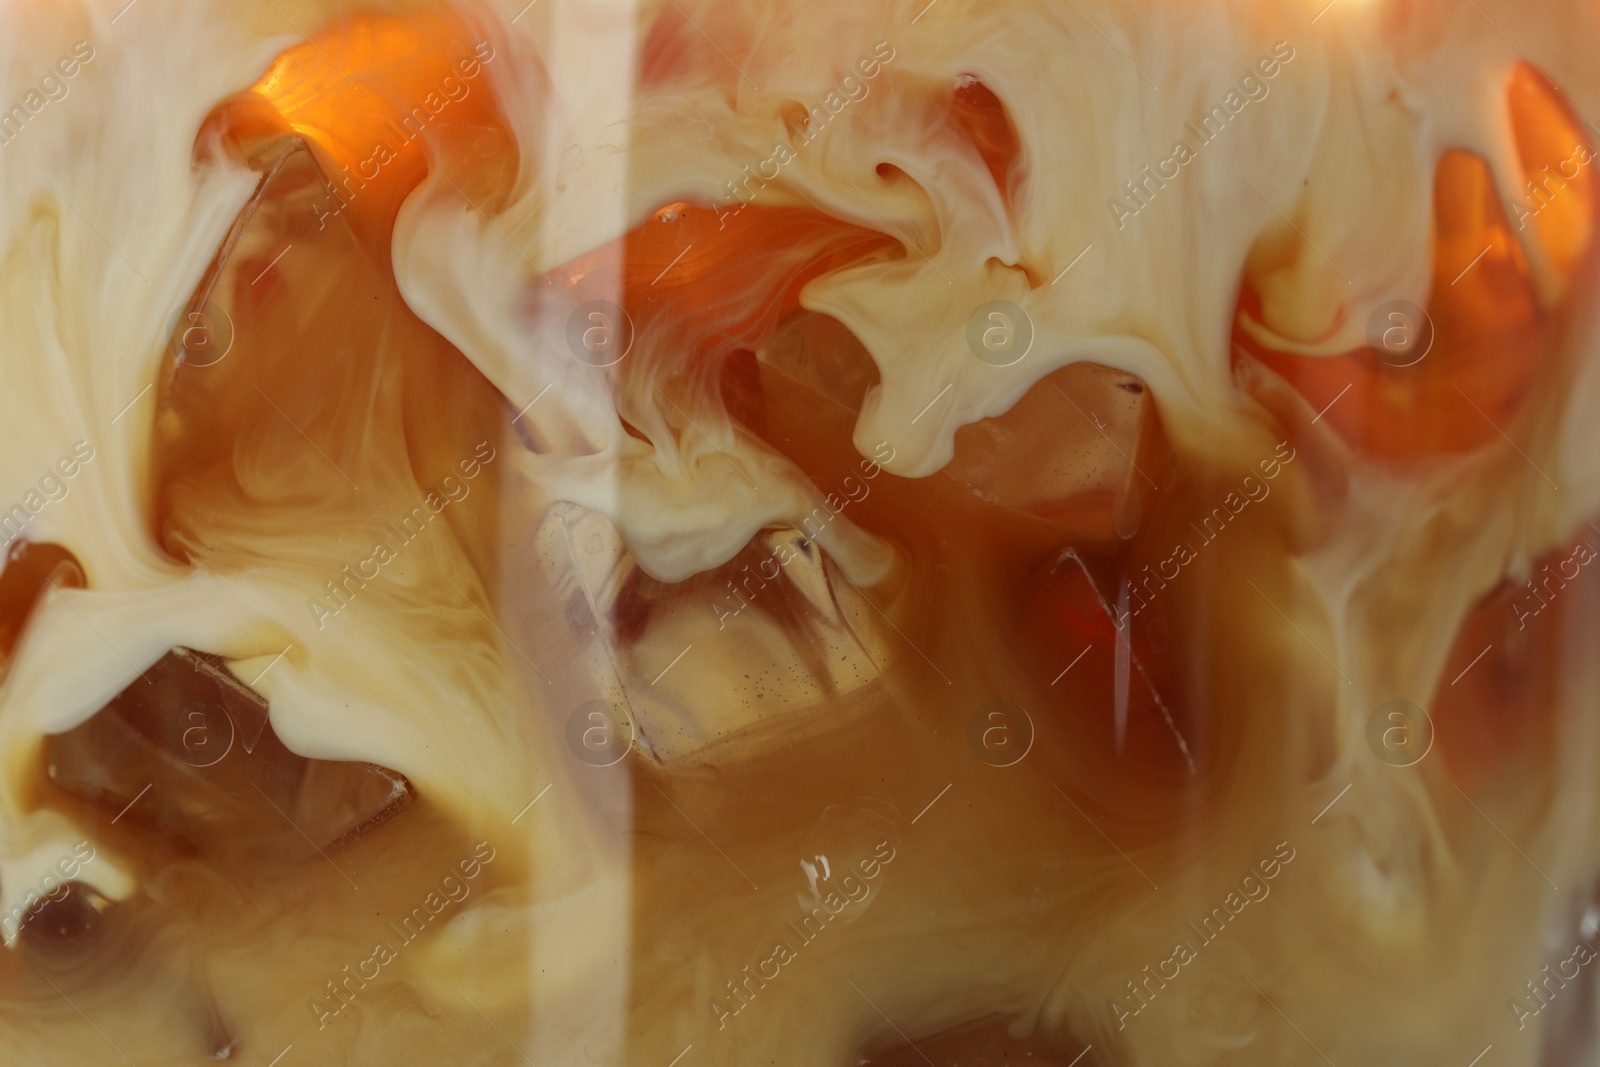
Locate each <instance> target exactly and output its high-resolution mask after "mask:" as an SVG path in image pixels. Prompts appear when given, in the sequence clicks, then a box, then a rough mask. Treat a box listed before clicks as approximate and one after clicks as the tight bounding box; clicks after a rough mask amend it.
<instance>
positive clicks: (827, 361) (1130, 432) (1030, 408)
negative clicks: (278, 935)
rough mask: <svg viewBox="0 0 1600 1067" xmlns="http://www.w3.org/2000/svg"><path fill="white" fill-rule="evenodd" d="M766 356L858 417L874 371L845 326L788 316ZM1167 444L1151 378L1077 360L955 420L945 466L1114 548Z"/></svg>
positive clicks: (960, 480) (1131, 528)
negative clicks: (1006, 405)
mask: <svg viewBox="0 0 1600 1067" xmlns="http://www.w3.org/2000/svg"><path fill="white" fill-rule="evenodd" d="M759 357H760V361H761V363H762V364H763V365H764V366H765V367H766V368H767V369H768V370H769V371H771V372H776V373H778V374H781V375H783V376H784V377H785V378H787V379H789V380H790V381H792V382H795V383H798V384H800V385H802V386H804V387H805V388H807V389H809V390H811V391H812V392H813V393H815V394H816V395H817V396H819V397H822V398H825V399H827V400H829V401H832V402H833V403H834V404H836V405H838V406H839V407H840V408H842V409H844V410H846V411H848V412H849V413H850V414H852V415H853V414H855V413H857V412H859V411H860V409H861V401H862V397H863V396H864V395H865V393H866V391H867V389H868V388H869V387H870V386H872V385H873V384H874V383H875V382H876V381H877V380H878V369H877V365H876V364H874V363H873V361H872V356H871V354H870V353H868V352H867V350H866V349H865V348H864V347H863V346H862V344H861V342H860V341H859V340H857V339H856V337H855V335H854V334H853V333H851V332H850V330H849V328H848V327H846V326H845V325H844V324H843V323H841V322H839V321H838V320H837V319H834V318H831V317H829V316H827V315H820V314H815V313H812V312H803V313H801V314H799V315H795V316H792V317H791V318H789V319H788V320H786V321H785V322H784V324H783V325H782V327H780V329H779V330H778V331H777V333H776V334H775V335H774V336H773V337H772V339H771V340H770V341H768V342H767V344H766V345H764V346H763V347H762V349H761V352H760V353H759ZM724 392H725V393H727V390H726V389H725V390H724ZM740 395H742V394H740ZM743 421H745V422H746V423H747V424H749V425H755V421H754V420H752V419H750V418H748V417H746V418H744V419H743ZM1167 452H1168V447H1167V443H1166V439H1165V437H1164V435H1163V434H1162V431H1161V423H1160V419H1159V417H1158V416H1157V413H1156V408H1155V404H1154V402H1153V401H1152V400H1151V397H1150V391H1149V389H1148V388H1146V386H1145V384H1144V382H1142V381H1140V380H1139V378H1138V377H1137V376H1135V375H1132V374H1128V373H1126V372H1124V371H1119V370H1115V369H1113V368H1111V367H1106V366H1103V365H1101V364H1098V363H1073V364H1071V365H1069V366H1066V367H1062V368H1060V369H1059V370H1056V371H1053V372H1052V373H1050V374H1048V375H1046V376H1045V377H1044V378H1043V379H1041V380H1040V381H1039V382H1038V383H1037V384H1035V385H1034V387H1033V388H1032V389H1030V390H1029V391H1028V392H1027V393H1025V394H1024V395H1023V397H1022V399H1020V400H1018V401H1017V403H1016V404H1015V405H1013V406H1012V407H1011V409H1010V410H1009V411H1007V412H1006V413H1005V414H1003V415H1000V416H997V417H995V418H992V419H983V420H981V421H979V422H975V423H972V424H971V425H968V426H963V427H962V428H961V429H960V430H958V431H957V432H956V439H955V458H954V459H952V460H951V461H950V463H948V464H947V465H946V466H945V467H944V469H943V470H942V471H941V472H940V473H941V474H942V475H943V476H945V477H946V478H949V479H950V480H951V481H953V482H955V483H957V484H958V485H960V486H962V487H964V488H965V489H966V490H967V491H968V492H970V493H972V494H973V495H974V496H976V497H978V498H979V499H981V500H983V501H985V502H987V503H990V504H994V505H996V506H998V507H1003V508H1008V509H1011V510H1013V511H1020V512H1026V513H1028V514H1030V515H1035V516H1038V517H1039V518H1042V519H1046V520H1048V521H1050V522H1052V523H1054V524H1055V525H1057V526H1060V527H1062V528H1064V529H1065V530H1067V531H1068V534H1069V536H1070V538H1071V540H1072V543H1073V544H1077V545H1088V546H1102V545H1105V546H1109V545H1115V544H1116V543H1117V542H1119V541H1121V540H1124V539H1127V538H1130V537H1132V536H1133V535H1134V534H1135V533H1136V532H1137V531H1138V528H1139V522H1140V518H1141V514H1142V512H1143V510H1144V508H1145V507H1146V506H1147V503H1148V501H1149V499H1150V497H1151V495H1152V494H1153V493H1155V492H1157V491H1159V490H1160V488H1161V481H1162V478H1163V477H1164V474H1165V470H1166V462H1167Z"/></svg>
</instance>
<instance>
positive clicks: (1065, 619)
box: [1018, 550, 1197, 812]
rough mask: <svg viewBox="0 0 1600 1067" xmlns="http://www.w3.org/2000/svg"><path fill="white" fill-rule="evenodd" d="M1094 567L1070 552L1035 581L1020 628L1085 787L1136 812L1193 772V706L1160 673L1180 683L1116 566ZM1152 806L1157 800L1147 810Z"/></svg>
mask: <svg viewBox="0 0 1600 1067" xmlns="http://www.w3.org/2000/svg"><path fill="white" fill-rule="evenodd" d="M1094 567H1095V570H1091V565H1090V564H1089V563H1087V562H1086V561H1085V558H1084V557H1083V556H1081V555H1079V554H1078V553H1077V552H1076V551H1072V550H1068V551H1066V552H1063V553H1061V554H1060V556H1058V557H1057V558H1056V559H1055V560H1053V561H1052V562H1051V563H1050V565H1049V566H1048V567H1047V568H1046V569H1045V570H1044V572H1043V573H1042V574H1040V575H1039V576H1038V577H1037V579H1036V580H1035V581H1034V583H1033V588H1032V596H1031V599H1030V601H1029V603H1028V605H1027V607H1026V608H1025V609H1024V611H1023V614H1022V616H1021V619H1020V620H1019V626H1018V635H1019V638H1020V644H1021V646H1022V648H1023V649H1024V650H1025V652H1026V654H1027V655H1028V656H1029V657H1030V658H1031V659H1032V660H1033V662H1034V664H1035V667H1036V669H1037V670H1038V677H1039V678H1040V681H1041V684H1042V688H1043V689H1044V691H1045V692H1046V693H1047V694H1049V697H1050V699H1051V702H1052V704H1053V706H1054V708H1055V709H1056V711H1057V715H1056V716H1054V717H1053V718H1052V720H1051V721H1053V722H1054V723H1056V724H1058V727H1059V729H1060V730H1061V731H1062V732H1063V734H1064V736H1065V739H1066V740H1065V742H1064V745H1063V751H1062V756H1061V758H1063V759H1064V760H1066V761H1067V762H1068V763H1069V764H1070V765H1072V766H1074V767H1075V768H1076V769H1077V770H1078V772H1079V777H1078V778H1077V781H1078V783H1079V784H1080V786H1082V787H1083V788H1084V789H1085V791H1088V792H1091V793H1099V794H1100V799H1101V800H1103V801H1104V802H1106V803H1107V804H1108V806H1110V807H1112V808H1113V810H1117V811H1121V812H1129V811H1132V810H1134V809H1135V807H1139V806H1144V805H1147V804H1148V803H1149V802H1151V801H1161V800H1163V799H1171V798H1170V797H1169V796H1168V791H1169V790H1170V789H1171V787H1172V786H1173V785H1175V784H1178V783H1184V782H1190V781H1193V780H1194V777H1195V774H1196V762H1197V761H1196V756H1195V752H1194V750H1193V744H1192V741H1191V737H1190V736H1189V733H1190V731H1189V730H1186V729H1185V726H1186V725H1187V719H1186V716H1185V714H1184V709H1183V708H1182V707H1181V706H1179V705H1175V704H1174V703H1173V702H1172V701H1171V699H1170V698H1169V697H1168V696H1167V695H1166V694H1163V692H1161V690H1160V689H1159V688H1158V686H1157V684H1156V682H1155V681H1154V679H1155V678H1158V677H1159V678H1162V679H1163V681H1164V682H1165V683H1166V684H1167V686H1168V687H1169V688H1170V689H1172V690H1176V689H1177V688H1178V686H1177V683H1176V680H1175V679H1174V678H1173V677H1172V676H1171V672H1170V671H1169V670H1165V669H1163V667H1164V666H1165V665H1164V664H1161V663H1159V662H1156V663H1152V660H1153V659H1154V660H1159V659H1160V656H1161V653H1160V652H1159V651H1158V650H1157V649H1156V648H1155V647H1153V646H1152V644H1151V642H1150V641H1149V640H1148V637H1147V636H1146V634H1145V633H1144V632H1143V631H1141V630H1140V629H1139V628H1138V627H1136V626H1135V625H1134V623H1135V620H1134V619H1133V618H1132V617H1131V614H1130V612H1129V610H1128V606H1127V605H1128V601H1127V596H1126V594H1123V595H1121V596H1119V595H1118V592H1117V591H1119V590H1121V589H1122V588H1123V586H1122V581H1121V579H1120V577H1119V575H1118V574H1117V573H1116V570H1115V568H1114V567H1113V566H1112V565H1110V564H1107V563H1097V564H1095V565H1094ZM1146 810H1148V809H1146Z"/></svg>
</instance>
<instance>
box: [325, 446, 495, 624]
mask: <svg viewBox="0 0 1600 1067" xmlns="http://www.w3.org/2000/svg"><path fill="white" fill-rule="evenodd" d="M494 457H495V450H494V447H493V446H492V445H490V444H489V442H487V441H479V442H478V446H477V448H476V449H475V450H474V451H473V454H472V456H470V457H468V458H467V459H464V460H462V461H461V462H460V463H458V464H457V465H456V466H457V469H459V470H460V471H461V475H462V477H461V478H457V477H456V476H455V475H454V474H447V475H445V476H444V478H442V479H441V480H440V482H439V486H438V488H436V489H434V490H433V491H431V492H430V493H428V495H427V496H425V497H423V499H422V503H420V504H418V505H417V506H415V507H413V508H412V509H411V510H410V511H408V512H406V513H405V514H404V515H402V516H400V518H399V519H397V520H390V521H389V522H386V523H384V524H383V528H384V529H385V530H386V531H388V533H389V535H390V539H391V540H392V541H393V542H394V544H393V545H391V544H390V543H389V541H378V542H376V543H374V544H373V546H372V551H371V552H370V553H368V554H367V555H366V556H364V557H363V558H361V559H359V560H357V561H356V562H355V563H354V564H353V565H352V564H349V563H346V564H345V565H344V566H343V567H340V568H339V577H337V578H330V579H329V580H327V581H325V582H323V583H322V588H323V591H324V593H325V595H324V597H323V598H322V599H321V600H317V599H315V598H312V597H307V598H306V608H307V609H308V610H309V611H310V612H311V618H312V619H313V620H314V621H315V622H316V624H317V629H319V630H320V629H322V628H323V627H324V626H326V625H327V624H328V620H329V619H331V618H333V617H334V616H335V615H337V614H339V613H340V612H341V611H343V610H344V609H345V608H347V607H349V606H350V605H351V603H352V602H354V600H355V598H356V594H357V593H359V592H361V590H363V589H365V588H366V587H367V583H368V582H370V581H374V580H375V579H377V577H378V576H379V575H380V574H382V573H383V568H384V567H386V566H388V565H389V564H391V563H393V562H394V561H395V560H396V559H398V558H399V556H400V550H401V549H403V548H405V547H406V546H407V545H409V544H410V543H411V542H412V541H415V540H416V539H417V538H419V537H421V536H422V535H423V533H424V532H425V531H426V530H427V528H428V524H429V523H431V522H432V521H433V520H434V518H435V517H437V516H438V515H439V513H440V512H442V511H444V509H445V508H447V507H449V506H450V505H451V504H459V503H461V501H463V500H465V499H467V495H468V494H469V493H471V492H472V486H471V485H469V484H468V482H469V481H470V480H471V479H473V478H476V477H477V476H478V475H479V474H480V473H481V472H482V470H483V465H484V464H487V463H491V462H493V461H494ZM369 567H370V568H371V573H368V568H369Z"/></svg>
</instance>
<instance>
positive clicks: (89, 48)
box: [0, 41, 94, 147]
mask: <svg viewBox="0 0 1600 1067" xmlns="http://www.w3.org/2000/svg"><path fill="white" fill-rule="evenodd" d="M93 58H94V46H93V45H91V44H90V43H89V42H88V41H79V42H77V43H76V44H74V45H73V46H72V54H71V55H65V56H62V57H61V58H60V59H58V60H56V61H55V64H54V65H53V66H51V67H49V68H47V69H46V70H45V72H44V73H43V74H41V75H39V87H38V88H37V89H29V90H28V91H27V92H26V93H24V94H23V96H22V99H21V100H18V101H17V102H16V103H15V104H12V105H11V110H9V111H7V112H6V113H5V114H4V115H0V147H3V146H5V145H8V144H10V143H11V142H12V141H13V140H14V139H15V138H16V136H17V135H18V134H19V133H21V132H22V128H23V127H24V126H26V125H27V124H28V122H29V120H31V119H32V118H33V116H35V115H37V114H38V113H39V112H41V111H43V110H44V109H45V105H47V104H49V103H51V102H52V101H56V100H65V99H66V98H67V93H69V92H70V91H71V86H69V85H68V84H67V82H68V81H69V80H71V79H73V78H76V77H77V76H78V75H79V73H81V71H82V69H83V66H84V65H86V64H87V63H88V62H89V61H90V60H91V59H93Z"/></svg>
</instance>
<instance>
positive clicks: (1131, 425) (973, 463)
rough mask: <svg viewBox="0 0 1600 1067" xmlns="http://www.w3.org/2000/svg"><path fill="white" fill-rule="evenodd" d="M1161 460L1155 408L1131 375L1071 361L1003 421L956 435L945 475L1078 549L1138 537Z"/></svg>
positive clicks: (976, 425)
mask: <svg viewBox="0 0 1600 1067" xmlns="http://www.w3.org/2000/svg"><path fill="white" fill-rule="evenodd" d="M1165 458H1166V443H1165V440H1164V438H1163V436H1162V433H1161V426H1160V420H1159V419H1158V418H1157V416H1156V410H1155V404H1154V403H1153V402H1152V401H1151V399H1150V391H1149V390H1148V389H1147V388H1146V387H1145V384H1144V383H1143V382H1142V381H1140V380H1139V379H1138V378H1137V377H1135V376H1134V375H1132V374H1127V373H1125V372H1123V371H1119V370H1113V369H1112V368H1110V367H1105V366H1101V365H1100V364H1098V363H1073V364H1071V365H1069V366H1066V367H1062V368H1061V369H1059V370H1057V371H1053V372H1052V373H1050V374H1047V375H1046V376H1045V377H1044V378H1043V379H1042V380H1040V381H1039V382H1038V383H1037V384H1036V385H1034V387H1033V388H1032V389H1030V390H1028V392H1027V393H1025V394H1023V397H1022V399H1021V400H1018V401H1017V403H1016V404H1015V405H1014V406H1012V408H1011V409H1010V410H1009V411H1007V412H1006V413H1005V414H1004V415H1000V416H998V417H996V418H992V419H984V420H982V421H981V422H975V423H973V424H971V425H969V426H963V427H962V428H961V429H960V430H958V431H957V432H956V454H955V458H954V459H953V460H951V461H950V463H949V464H948V465H947V466H946V467H945V468H944V473H945V474H946V475H947V476H948V477H950V478H952V479H953V480H955V481H957V482H959V483H961V484H962V485H964V486H966V487H967V488H968V489H969V490H971V491H972V492H973V493H974V494H976V495H977V496H979V497H980V498H982V499H984V500H987V501H989V502H991V503H994V504H998V505H1000V506H1001V507H1005V508H1011V509H1014V510H1017V511H1026V512H1028V513H1030V514H1033V515H1037V516H1039V517H1040V518H1044V519H1048V520H1050V521H1051V522H1054V523H1056V524H1057V525H1059V526H1062V527H1064V528H1066V529H1067V530H1069V531H1071V534H1072V537H1073V541H1074V543H1075V544H1084V543H1091V542H1093V543H1114V542H1116V541H1117V540H1119V539H1124V538H1129V537H1132V536H1133V535H1134V533H1136V532H1137V530H1138V527H1139V519H1140V514H1141V512H1142V510H1143V507H1144V501H1145V500H1147V499H1148V498H1149V496H1150V495H1151V494H1152V493H1154V492H1156V491H1158V490H1159V488H1160V479H1161V476H1162V472H1163V469H1164V463H1165Z"/></svg>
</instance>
